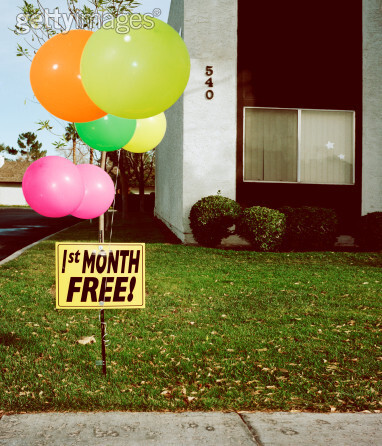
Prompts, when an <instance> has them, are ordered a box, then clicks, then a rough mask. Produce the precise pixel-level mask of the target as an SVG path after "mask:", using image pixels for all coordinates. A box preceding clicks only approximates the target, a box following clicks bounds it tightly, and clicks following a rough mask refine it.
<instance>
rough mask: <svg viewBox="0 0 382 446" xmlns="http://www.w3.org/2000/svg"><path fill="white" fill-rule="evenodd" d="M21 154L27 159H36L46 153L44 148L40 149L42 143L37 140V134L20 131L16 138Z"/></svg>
mask: <svg viewBox="0 0 382 446" xmlns="http://www.w3.org/2000/svg"><path fill="white" fill-rule="evenodd" d="M17 145H18V146H19V147H20V150H19V151H17V152H18V153H19V154H20V155H21V156H25V157H26V159H27V160H28V161H36V160H37V159H39V158H42V157H43V156H45V155H46V150H41V147H42V143H41V142H39V141H38V140H37V135H36V134H35V133H32V132H27V133H21V134H20V135H19V138H18V140H17Z"/></svg>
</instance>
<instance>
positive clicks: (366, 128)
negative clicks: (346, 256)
mask: <svg viewBox="0 0 382 446" xmlns="http://www.w3.org/2000/svg"><path fill="white" fill-rule="evenodd" d="M381 104H382V6H381V2H380V0H364V1H363V135H362V146H363V147H362V150H363V155H362V157H363V160H362V215H365V214H368V213H370V212H377V211H382V107H381Z"/></svg>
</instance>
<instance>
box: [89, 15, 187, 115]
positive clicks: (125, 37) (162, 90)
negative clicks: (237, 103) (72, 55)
mask: <svg viewBox="0 0 382 446" xmlns="http://www.w3.org/2000/svg"><path fill="white" fill-rule="evenodd" d="M190 67H191V64H190V56H189V54H188V50H187V47H186V45H185V43H184V41H183V39H182V38H181V37H180V35H179V34H178V33H177V32H176V31H175V30H174V29H173V28H172V27H171V26H170V25H167V23H164V22H162V21H161V20H158V19H155V18H152V17H148V16H146V15H140V14H131V15H130V16H121V17H118V18H117V19H115V20H113V21H111V22H107V23H106V24H105V25H104V26H103V28H101V29H99V30H98V31H96V32H95V33H94V34H93V35H92V36H91V37H90V39H89V40H88V42H87V44H86V46H85V48H84V51H83V54H82V58H81V79H82V83H83V85H84V88H85V90H86V92H87V94H88V96H89V97H90V98H91V100H92V101H93V102H94V103H95V104H96V105H97V106H98V107H100V108H101V109H102V110H105V111H106V112H107V113H110V114H112V115H114V116H119V117H122V118H129V119H144V118H149V117H151V116H155V115H158V114H160V113H162V112H163V111H165V110H167V109H168V108H169V107H171V106H172V105H173V104H174V103H175V102H176V101H177V100H178V99H179V97H180V96H181V95H182V93H183V91H184V89H185V88H186V85H187V82H188V79H189V76H190Z"/></svg>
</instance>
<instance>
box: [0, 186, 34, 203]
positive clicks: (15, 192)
mask: <svg viewBox="0 0 382 446" xmlns="http://www.w3.org/2000/svg"><path fill="white" fill-rule="evenodd" d="M0 205H3V206H4V205H5V206H28V204H27V202H26V201H25V198H24V195H23V191H22V188H21V185H18V184H15V185H12V184H9V183H7V184H6V185H3V186H2V185H0Z"/></svg>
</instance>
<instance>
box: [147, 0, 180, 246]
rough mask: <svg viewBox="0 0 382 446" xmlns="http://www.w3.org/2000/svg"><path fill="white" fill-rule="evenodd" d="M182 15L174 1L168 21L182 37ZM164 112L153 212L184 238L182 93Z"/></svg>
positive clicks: (157, 153)
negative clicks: (164, 125)
mask: <svg viewBox="0 0 382 446" xmlns="http://www.w3.org/2000/svg"><path fill="white" fill-rule="evenodd" d="M183 17H184V13H183V0H176V1H173V2H172V4H171V9H170V14H169V19H168V23H169V24H171V26H172V27H173V28H174V29H175V30H176V31H178V32H179V33H181V35H182V37H183V32H182V30H183V29H184V20H183ZM165 114H166V119H167V131H166V135H165V137H164V139H163V141H162V142H161V144H159V146H158V147H157V149H156V166H155V210H154V213H155V215H156V216H157V217H158V218H160V219H161V220H162V221H163V222H164V223H165V224H166V225H167V226H168V227H169V228H170V229H171V230H172V231H173V232H174V234H175V235H176V236H177V237H179V238H180V239H181V240H182V241H183V240H184V230H183V96H182V97H181V98H180V99H179V100H178V101H177V102H176V103H175V104H174V105H173V106H172V107H171V108H170V109H168V110H167V111H166V112H165Z"/></svg>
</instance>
